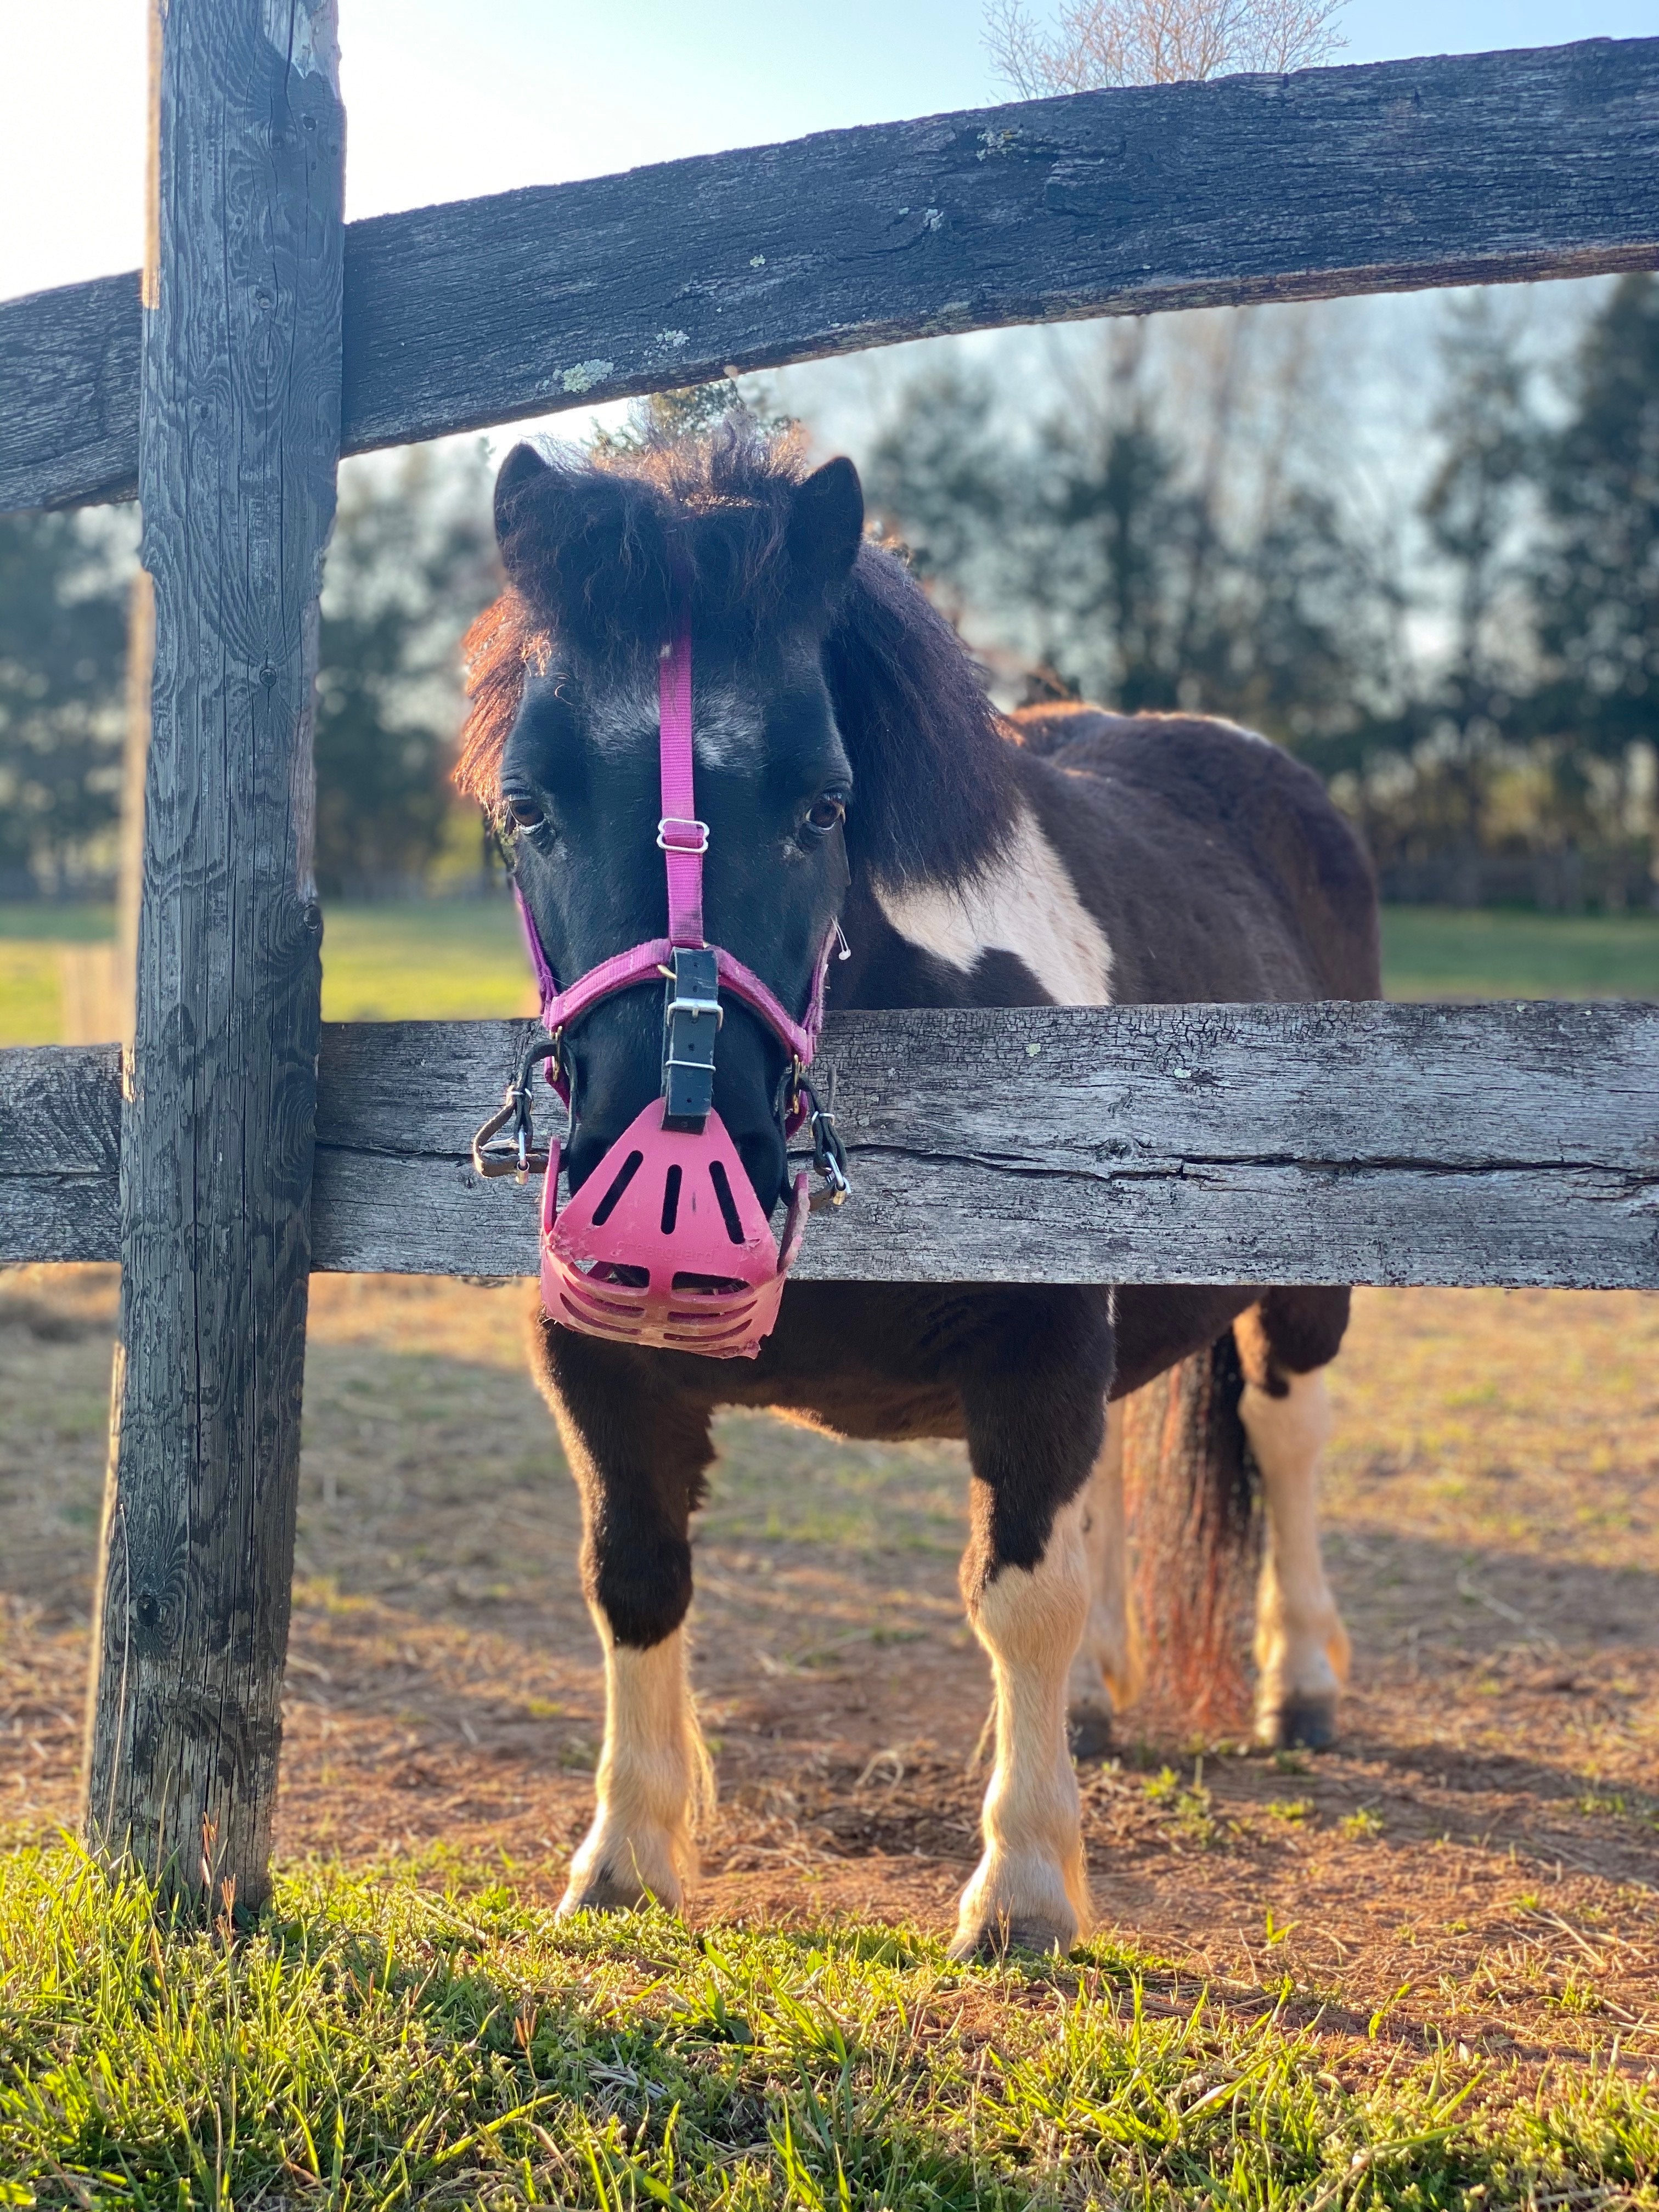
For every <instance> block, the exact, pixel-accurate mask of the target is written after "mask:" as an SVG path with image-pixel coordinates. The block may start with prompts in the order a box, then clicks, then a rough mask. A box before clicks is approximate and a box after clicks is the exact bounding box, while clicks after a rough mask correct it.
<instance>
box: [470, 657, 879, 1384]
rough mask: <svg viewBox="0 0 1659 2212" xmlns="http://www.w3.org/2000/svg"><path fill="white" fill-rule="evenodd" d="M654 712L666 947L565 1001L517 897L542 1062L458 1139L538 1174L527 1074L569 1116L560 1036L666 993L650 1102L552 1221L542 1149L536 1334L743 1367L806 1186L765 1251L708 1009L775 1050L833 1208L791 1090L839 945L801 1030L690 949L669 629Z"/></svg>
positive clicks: (747, 979) (833, 932) (827, 1130)
mask: <svg viewBox="0 0 1659 2212" xmlns="http://www.w3.org/2000/svg"><path fill="white" fill-rule="evenodd" d="M659 706H660V731H661V735H660V741H659V750H660V757H661V773H662V819H661V820H660V822H659V823H658V825H657V844H658V846H659V849H660V850H661V851H662V853H663V854H664V855H665V867H666V870H667V876H668V934H667V936H666V937H660V938H653V939H650V940H649V941H648V942H647V943H645V944H642V945H635V946H634V947H633V949H632V951H628V952H619V953H617V954H616V955H615V957H613V958H611V959H610V960H604V961H601V962H600V963H599V966H598V967H597V968H590V969H588V971H587V973H586V975H580V976H578V978H577V979H576V981H574V983H573V984H572V985H571V986H570V987H569V988H568V990H563V989H561V987H560V985H559V980H558V977H557V976H556V975H555V974H554V972H553V968H552V965H551V963H550V961H549V959H548V957H547V954H546V951H545V950H544V947H543V945H542V941H541V939H540V936H539V934H538V932H537V928H536V924H535V921H534V918H533V917H532V914H531V912H530V908H529V907H528V905H527V904H526V901H525V899H524V896H523V894H522V892H520V893H519V912H520V918H521V919H522V921H523V923H524V929H525V937H526V942H527V944H528V946H529V950H530V958H531V963H532V967H533V968H534V969H535V972H536V981H537V983H538V987H539V988H540V991H541V999H542V1025H543V1027H544V1030H547V1032H548V1036H547V1038H545V1039H544V1040H542V1041H541V1042H540V1048H539V1050H538V1047H537V1045H536V1044H535V1043H532V1047H531V1050H530V1054H529V1055H528V1057H527V1058H526V1062H525V1065H524V1066H523V1067H522V1068H521V1070H520V1078H519V1081H518V1083H517V1084H516V1085H513V1086H511V1087H509V1089H508V1091H507V1104H506V1106H505V1107H504V1108H503V1109H502V1110H501V1113H499V1114H498V1115H495V1117H494V1119H493V1120H491V1121H487V1122H486V1123H485V1124H484V1126H483V1128H482V1129H480V1130H479V1132H478V1134H477V1137H476V1138H475V1139H473V1146H472V1158H473V1164H474V1165H475V1166H476V1167H477V1170H478V1171H479V1173H480V1174H483V1175H502V1174H509V1173H513V1172H514V1171H515V1170H516V1171H517V1172H518V1173H519V1175H520V1178H522V1176H523V1175H524V1173H525V1172H526V1169H527V1168H528V1166H529V1165H531V1164H539V1162H535V1161H534V1160H533V1155H532V1152H531V1150H530V1146H529V1141H528V1138H529V1102H528V1082H529V1069H530V1067H531V1066H533V1064H534V1061H535V1060H536V1059H537V1058H538V1057H541V1058H545V1059H546V1060H547V1061H548V1080H549V1082H550V1083H551V1084H552V1085H553V1086H554V1088H555V1090H556V1091H557V1092H558V1094H559V1096H560V1097H561V1098H562V1100H563V1101H564V1103H565V1105H566V1107H567V1109H568V1106H569V1103H570V1091H569V1085H568V1079H567V1077H566V1075H565V1073H564V1071H563V1068H562V1063H561V1060H560V1057H559V1046H560V1043H561V1041H562V1036H563V1032H564V1031H565V1030H567V1029H568V1028H569V1026H570V1025H571V1024H572V1023H574V1022H575V1021H577V1020H578V1019H579V1018H580V1017H581V1016H582V1015H583V1014H585V1013H586V1012H587V1011H588V1010H589V1008H590V1007H592V1006H597V1005H598V1003H599V1000H601V999H606V998H610V997H611V995H612V994H614V993H616V992H617V991H627V990H631V989H633V988H635V987H636V986H638V985H640V984H641V983H647V982H651V983H654V982H655V981H657V980H658V979H659V977H665V978H666V980H667V991H666V994H665V1003H664V1008H663V1087H662V1092H661V1095H660V1096H659V1097H657V1098H654V1099H653V1101H652V1103H650V1105H648V1106H647V1108H646V1109H644V1111H643V1112H642V1113H641V1114H640V1115H637V1116H636V1117H635V1120H634V1121H633V1122H632V1123H631V1124H630V1125H629V1127H628V1128H627V1129H625V1130H624V1131H623V1133H622V1135H621V1136H620V1137H618V1138H617V1140H616V1142H615V1143H614V1144H613V1145H612V1146H611V1148H610V1150H609V1151H608V1152H606V1153H605V1156H604V1158H602V1159H601V1160H600V1161H599V1164H598V1165H597V1166H596V1167H595V1168H594V1169H593V1170H592V1173H591V1174H590V1175H589V1176H588V1177H587V1178H586V1181H585V1182H584V1183H583V1184H582V1187H581V1188H580V1190H579V1191H578V1192H577V1193H576V1194H574V1197H573V1198H572V1199H571V1200H570V1202H569V1204H568V1206H566V1207H565V1208H564V1210H563V1212H560V1210H559V1164H560V1154H561V1146H559V1145H557V1144H552V1145H550V1146H549V1147H548V1152H547V1180H546V1183H545V1185H544V1192H543V1198H542V1239H541V1277H542V1304H543V1306H544V1309H545V1310H546V1312H547V1315H548V1316H549V1318H550V1320H553V1321H556V1322H561V1323H562V1325H563V1326H564V1327H565V1328H574V1329H579V1330H580V1331H581V1332H582V1333H583V1334H585V1335H588V1336H602V1337H607V1338H610V1339H611V1340H613V1341H615V1342H618V1343H623V1344H640V1345H653V1346H662V1347H664V1348H666V1349H672V1350H675V1351H680V1352H702V1353H704V1354H706V1355H707V1356H708V1357H709V1358H715V1359H752V1358H754V1357H755V1355H756V1353H757V1352H758V1351H759V1349H760V1347H761V1345H762V1343H763V1340H765V1338H766V1337H767V1336H768V1335H769V1334H770V1332H771V1329H772V1326H773V1324H774V1322H775V1321H776V1320H777V1317H778V1306H779V1303H780V1301H781V1298H782V1296H783V1285H784V1279H785V1277H786V1276H787V1274H788V1273H789V1270H790V1268H791V1267H793V1265H794V1261H795V1257H796V1255H797V1254H798V1253H799V1249H800V1243H801V1237H802V1235H803V1233H804V1231H805V1226H806V1216H807V1212H808V1201H807V1195H806V1177H805V1174H804V1173H803V1174H800V1175H798V1176H796V1178H795V1181H794V1185H793V1189H792V1191H791V1193H790V1197H789V1203H788V1210H787V1214H786V1216H785V1219H784V1225H783V1238H782V1243H781V1247H780V1244H779V1241H778V1239H777V1238H776V1237H774V1236H773V1234H772V1227H771V1224H770V1222H769V1220H768V1219H767V1217H766V1215H765V1213H764V1212H763V1210H762V1207H761V1204H760V1200H758V1199H757V1197H756V1195H755V1189H754V1185H753V1184H752V1183H751V1182H750V1180H749V1176H748V1174H747V1172H746V1171H745V1170H744V1165H743V1163H742V1161H741V1159H740V1158H739V1157H738V1149H737V1146H735V1145H734V1144H733V1143H732V1139H731V1136H730V1135H729V1134H728V1133H727V1131H726V1125H725V1123H724V1122H723V1121H721V1119H720V1115H718V1114H717V1113H715V1111H714V1041H715V1038H716V1036H717V1035H718V1034H719V1030H720V1024H721V1022H722V1021H723V1020H724V1018H725V1014H724V1010H723V1008H722V1007H721V1005H720V992H721V990H722V989H724V990H726V992H728V993H729V994H731V995H732V997H733V998H736V999H739V1000H742V1001H743V1003H744V1005H745V1006H748V1007H749V1008H750V1010H751V1011H752V1012H755V1013H757V1014H758V1015H759V1016H760V1018H761V1019H762V1020H763V1021H764V1022H766V1023H767V1024H769V1027H770V1028H771V1029H772V1030H774V1031H775V1034H776V1035H777V1036H779V1037H780V1038H781V1040H782V1042H783V1044H784V1046H785V1048H786V1049H787V1052H788V1054H789V1059H790V1078H791V1080H790V1097H789V1103H788V1105H787V1109H785V1123H784V1126H785V1132H786V1134H787V1135H790V1136H793V1135H794V1134H795V1133H796V1132H797V1131H799V1129H801V1128H802V1127H805V1126H806V1125H808V1124H809V1123H810V1124H811V1131H812V1138H813V1159H814V1164H815V1165H816V1166H817V1168H818V1170H819V1171H820V1172H821V1173H822V1174H823V1176H824V1180H825V1184H826V1193H825V1195H826V1196H827V1198H828V1199H829V1200H830V1201H831V1202H833V1203H834V1204H836V1205H839V1204H840V1203H841V1201H842V1199H844V1198H845V1197H846V1195H847V1193H848V1183H847V1179H846V1175H845V1172H844V1170H845V1164H846V1163H845V1158H844V1155H843V1154H842V1149H841V1146H840V1144H839V1143H838V1141H837V1140H836V1136H835V1133H834V1129H833V1127H831V1125H830V1119H829V1115H826V1114H824V1113H823V1110H822V1109H820V1108H819V1106H818V1104H817V1100H816V1098H815V1097H813V1094H812V1091H811V1087H810V1085H808V1084H807V1082H806V1080H805V1072H806V1069H807V1067H808V1066H810V1065H811V1059H812V1055H813V1053H814V1052H815V1051H816V1049H817V1041H818V1032H819V1030H821V1029H822V1027H823V1000H824V989H825V983H826V979H827V977H828V975H829V954H830V950H831V947H832V946H833V945H834V943H835V941H836V936H837V935H838V933H839V931H838V927H837V926H835V925H832V926H831V928H830V930H829V933H828V935H827V936H826V937H825V939H824V941H823V949H822V951H820V953H819V955H818V959H817V966H816V968H815V969H814V970H813V978H812V988H811V994H810V998H809V1001H808V1005H807V1009H806V1014H805V1019H804V1020H802V1021H797V1020H795V1019H794V1018H793V1016H792V1015H791V1014H789V1013H788V1012H787V1010H786V1009H785V1007H784V1006H783V1005H782V1004H781V1001H780V1000H779V999H778V998H777V996H776V994H775V993H774V992H773V991H772V990H770V989H769V987H768V986H767V985H766V984H765V983H763V981H761V979H760V977H759V976H758V975H756V974H755V972H754V970H753V969H751V968H747V967H745V966H744V963H743V962H742V961H741V960H738V959H736V958H734V957H733V956H732V954H731V953H729V952H727V951H725V950H724V949H723V948H722V947H720V946H719V945H714V946H710V945H707V944H705V942H704V939H703V927H702V860H703V854H705V853H706V852H707V851H708V824H707V823H704V822H700V821H699V820H698V819H697V813H696V799H695V795H694V792H693V763H692V747H691V633H690V625H689V624H688V623H684V621H683V622H682V623H680V624H679V626H678V629H677V631H676V634H675V636H674V639H673V641H672V643H671V645H669V646H666V647H664V649H663V655H662V665H661V673H660V678H659ZM843 957H845V955H844V954H843ZM509 1120H511V1121H512V1122H513V1127H514V1132H515V1136H516V1140H517V1149H516V1154H514V1153H513V1152H507V1153H502V1152H499V1151H493V1150H491V1149H490V1148H489V1139H491V1138H492V1137H493V1136H494V1135H495V1132H496V1131H497V1130H499V1129H501V1127H504V1126H505V1125H506V1123H507V1121H509ZM567 1138H568V1132H567Z"/></svg>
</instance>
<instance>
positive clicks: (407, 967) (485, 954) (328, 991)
mask: <svg viewBox="0 0 1659 2212" xmlns="http://www.w3.org/2000/svg"><path fill="white" fill-rule="evenodd" d="M535 1011H536V993H535V989H534V987H533V985H532V982H531V979H530V969H529V964H528V962H527V961H526V956H525V949H524V939H523V938H522V936H521V935H520V930H519V918H518V915H516V913H515V912H514V911H513V906H512V903H511V902H510V901H509V900H507V898H505V897H501V898H492V899H467V900H455V901H453V902H448V903H440V902H432V903H430V904H426V905H422V904H419V903H416V902H408V903H398V904H387V905H385V906H356V907H353V906H326V907H325V908H324V914H323V1019H324V1020H325V1022H415V1021H425V1022H445V1021H481V1020H484V1019H486V1018H489V1017H490V1016H492V1015H493V1016H501V1015H513V1014H533V1013H534V1012H535Z"/></svg>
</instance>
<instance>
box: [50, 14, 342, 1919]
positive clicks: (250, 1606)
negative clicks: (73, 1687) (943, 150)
mask: <svg viewBox="0 0 1659 2212" xmlns="http://www.w3.org/2000/svg"><path fill="white" fill-rule="evenodd" d="M152 4H153V5H154V6H155V8H156V9H157V12H158V15H159V20H160V23H161V49H160V57H159V60H160V66H159V71H158V72H157V84H156V88H155V99H156V125H155V134H154V137H153V139H152V159H153V161H155V164H156V182H157V194H156V199H155V208H156V213H157V222H156V228H155V242H154V246H153V251H152V267H153V268H154V270H155V286H154V294H153V297H151V298H150V299H149V300H148V301H147V302H146V307H145V313H144V331H143V397H142V405H141V416H140V446H139V493H140V498H141V501H142V502H143V522H144V538H143V561H144V565H145V568H147V569H148V571H149V574H150V575H151V577H152V578H153V579H154V582H155V681H154V690H153V694H152V703H153V718H152V735H151V742H150V751H149V769H148V775H147V780H146V787H145V823H144V880H143V903H142V910H141V914H140V918H139V926H138V946H137V1021H136V1036H135V1041H134V1044H133V1047H132V1049H131V1054H130V1055H129V1058H128V1060H127V1064H126V1087H127V1102H126V1106H125V1113H124V1115H123V1121H122V1132H121V1176H120V1210H121V1252H122V1289H121V1330H120V1347H119V1351H118V1355H117V1369H116V1377H115V1386H114V1392H113V1412H112V1437H111V1450H110V1479H109V1486H108V1492H107V1497H106V1509H105V1528H104V1543H103V1563H102V1574H101V1586H100V1617H99V1627H98V1633H97V1636H96V1638H95V1640H94V1684H93V1689H92V1707H93V1710H92V1715H91V1722H92V1726H91V1730H90V1747H89V1753H88V1776H87V1802H86V1824H87V1830H88V1838H89V1839H90V1841H91V1842H92V1844H93V1845H94V1848H95V1849H96V1850H99V1851H100V1853H101V1854H102V1855H103V1856H104V1857H106V1858H107V1859H110V1860H111V1861H119V1860H123V1859H125V1858H127V1857H131V1859H132V1860H134V1861H135V1862H136V1863H137V1864H138V1865H139V1866H141V1867H142V1868H143V1869H144V1870H145V1871H146V1872H148V1873H149V1874H150V1875H153V1876H155V1877H156V1878H158V1879H159V1880H160V1881H162V1883H163V1884H164V1885H165V1886H166V1887H167V1888H168V1889H169V1890H170V1891H173V1893H185V1894H189V1893H192V1892H194V1893H200V1892H201V1891H202V1890H204V1889H205V1890H206V1891H207V1892H209V1893H210V1895H211V1896H212V1898H213V1899H215V1901H216V1902H222V1901H223V1900H224V1898H225V1894H226V1890H227V1887H228V1886H229V1885H233V1884H234V1890H232V1891H231V1894H232V1895H234V1898H235V1899H236V1900H237V1901H238V1902H240V1904H242V1905H248V1906H257V1905H258V1904H259V1903H260V1902H261V1901H262V1900H263V1899H264V1895H265V1893H266V1889H267V1886H268V1875H267V1857H268V1854H269V1848H270V1820H271V1810H272V1804H273V1800H274V1797H275V1793H276V1755H277V1746H278V1741H279V1737H280V1732H281V1695H282V1678H283V1659H284V1656H285V1651H286V1646H287V1640H288V1620H289V1595H290V1593H289V1584H290V1580H291V1577H292V1571H293V1557H294V1516H295V1489H296V1483H297V1478H298V1469H299V1448H300V1401H301V1382H302V1377H303V1373H304V1362H305V1325H306V1296H307V1279H308V1276H309V1272H310V1260H311V1247H310V1190H311V1165H312V1152H313V1125H314V1118H315V1103H316V1066H317V1048H318V1036H319V993H320V985H321V969H320V963H319V946H320V943H321V916H320V914H319V909H318V907H317V903H316V900H315V897H314V895H313V890H312V884H311V838H312V817H313V774H312V759H311V723H312V689H313V678H314V676H315V672H316V655H317V623H318V617H317V594H318V587H319V580H320V574H321V567H322V558H323V553H324V549H325V545H326V544H327V540H328V535H329V531H330V529H331V526H332V522H333V516H334V480H335V470H336V465H337V458H338V453H339V422H340V303H341V272H342V261H343V204H342V203H343V115H342V111H341V106H340V100H339V93H338V70H337V54H336V38H335V32H336V15H335V0H152Z"/></svg>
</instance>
